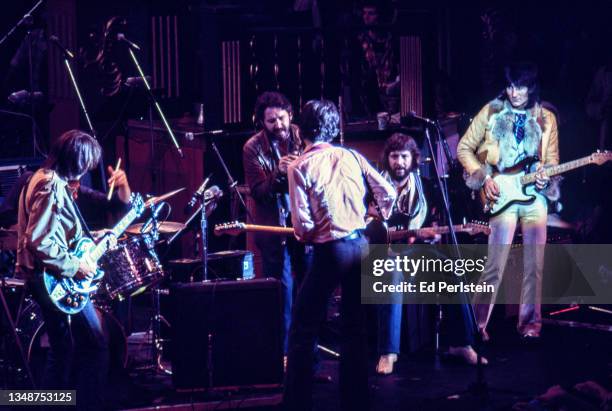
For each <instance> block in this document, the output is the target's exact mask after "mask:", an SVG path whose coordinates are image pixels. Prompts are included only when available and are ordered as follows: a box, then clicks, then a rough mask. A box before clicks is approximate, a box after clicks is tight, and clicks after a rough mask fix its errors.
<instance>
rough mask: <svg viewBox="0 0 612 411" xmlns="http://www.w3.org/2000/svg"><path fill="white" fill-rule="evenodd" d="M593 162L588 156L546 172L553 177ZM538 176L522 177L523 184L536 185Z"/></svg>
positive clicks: (533, 174)
mask: <svg viewBox="0 0 612 411" xmlns="http://www.w3.org/2000/svg"><path fill="white" fill-rule="evenodd" d="M592 162H593V160H592V159H591V156H586V157H582V158H579V159H577V160H573V161H568V162H567V163H563V164H559V165H558V166H552V167H549V168H547V169H545V172H546V175H547V176H548V177H552V176H556V175H559V174H563V173H565V172H567V171H570V170H574V169H576V168H580V167H584V166H586V165H589V164H591V163H592ZM536 174H537V173H529V174H525V175H524V176H523V177H521V184H523V185H526V184H531V183H535V181H536Z"/></svg>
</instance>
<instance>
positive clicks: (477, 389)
mask: <svg viewBox="0 0 612 411" xmlns="http://www.w3.org/2000/svg"><path fill="white" fill-rule="evenodd" d="M431 127H434V128H435V129H436V132H437V136H438V138H440V139H441V138H442V133H441V130H440V124H439V122H437V121H435V122H432V121H431V120H429V121H428V122H427V124H426V125H425V137H426V139H427V143H428V146H429V151H430V152H431V155H432V159H433V161H432V163H433V165H434V170H435V174H436V179H437V181H438V185H439V187H440V193H441V194H442V201H443V203H444V204H443V205H444V211H445V214H446V218H447V223H448V228H449V233H450V237H451V243H452V244H453V246H454V247H453V248H454V251H455V258H461V251H460V249H459V242H458V241H457V233H456V232H455V228H454V225H453V218H452V216H451V212H450V203H449V200H448V187H447V185H446V181H443V178H442V176H443V174H442V173H443V171H442V172H441V171H440V169H439V168H438V161H437V160H438V159H437V158H436V152H435V151H434V150H433V141H432V137H431V135H430V133H429V129H430V128H431ZM453 280H455V281H456V278H455V277H453ZM460 298H461V300H463V304H465V305H466V307H467V312H468V313H469V317H470V319H471V322H472V332H473V335H474V349H475V351H476V381H474V382H473V383H471V384H470V385H469V387H468V389H467V390H466V391H465V392H469V393H471V394H473V395H474V396H476V397H477V398H488V396H489V386H488V384H487V382H486V380H485V376H484V365H483V364H482V355H481V348H482V336H481V335H480V332H479V330H478V324H477V323H476V314H475V313H474V307H473V306H472V304H471V303H470V302H469V300H468V298H467V296H466V295H465V293H461V294H460ZM440 309H441V308H440ZM441 317H442V316H441V314H440V318H441Z"/></svg>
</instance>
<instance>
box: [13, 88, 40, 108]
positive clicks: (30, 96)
mask: <svg viewBox="0 0 612 411" xmlns="http://www.w3.org/2000/svg"><path fill="white" fill-rule="evenodd" d="M8 100H9V101H10V102H11V103H13V104H15V105H18V106H25V105H26V104H30V102H32V101H34V103H38V102H41V101H42V100H43V93H42V92H40V91H35V92H33V93H30V92H29V91H28V90H19V91H15V92H14V93H11V94H10V95H9V96H8Z"/></svg>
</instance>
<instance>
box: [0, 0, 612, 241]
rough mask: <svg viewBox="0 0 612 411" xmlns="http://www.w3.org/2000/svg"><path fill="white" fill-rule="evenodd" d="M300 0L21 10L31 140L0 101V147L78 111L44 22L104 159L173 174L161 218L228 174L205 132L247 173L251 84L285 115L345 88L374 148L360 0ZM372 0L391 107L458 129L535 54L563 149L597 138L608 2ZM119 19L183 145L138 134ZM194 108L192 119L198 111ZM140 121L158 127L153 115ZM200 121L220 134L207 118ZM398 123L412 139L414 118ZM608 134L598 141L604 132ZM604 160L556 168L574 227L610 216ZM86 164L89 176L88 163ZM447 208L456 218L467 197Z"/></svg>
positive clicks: (15, 55)
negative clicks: (395, 77)
mask: <svg viewBox="0 0 612 411" xmlns="http://www.w3.org/2000/svg"><path fill="white" fill-rule="evenodd" d="M34 3H35V2H34V1H32V0H28V1H22V0H19V1H11V2H10V3H7V4H6V5H4V8H3V13H2V14H1V15H0V28H1V30H0V31H2V33H4V32H6V31H8V29H9V28H10V27H12V25H14V24H15V23H16V22H17V21H19V19H20V17H21V16H22V15H23V13H25V11H26V10H28V9H29V8H30V7H31V6H32V5H33V4H34ZM310 3H311V2H310V1H296V2H295V3H294V2H292V1H273V0H268V1H259V2H251V1H238V0H235V1H230V0H227V1H196V0H175V1H172V2H168V1H138V0H134V1H115V0H108V1H105V2H89V1H88V2H81V1H76V0H48V1H46V2H44V4H43V6H42V7H41V8H40V9H39V10H38V11H37V12H35V13H34V19H33V26H32V27H31V32H32V33H31V34H30V38H31V39H32V44H33V47H32V62H33V86H34V88H35V90H36V91H41V92H42V93H43V96H44V101H43V102H42V103H40V104H38V105H37V107H36V110H35V113H34V114H35V116H34V117H35V118H36V122H37V130H38V131H37V132H36V136H37V137H36V144H34V139H33V138H32V125H31V122H30V121H29V120H28V118H26V117H24V116H23V115H22V116H19V117H18V116H16V115H14V114H0V119H1V121H0V144H1V146H2V152H1V154H0V157H1V158H2V162H3V163H4V164H16V163H20V164H21V163H24V164H25V163H27V162H29V161H31V160H32V158H40V157H42V156H43V155H44V153H45V152H46V150H47V148H48V146H49V141H50V140H52V139H53V138H56V137H57V136H59V135H60V134H61V133H62V132H63V131H65V130H67V129H70V128H75V127H84V126H85V123H84V119H83V116H82V115H81V113H80V111H79V106H78V102H77V99H76V96H75V93H74V92H73V90H72V88H71V85H70V83H69V81H68V78H67V75H66V72H65V69H64V67H63V63H62V59H61V54H60V53H59V52H58V50H57V49H56V48H55V47H53V46H52V45H50V44H49V43H48V42H47V41H45V40H44V36H45V35H47V36H49V35H56V36H57V37H58V38H59V39H60V41H61V42H62V43H63V44H64V45H65V46H66V47H67V48H69V49H70V50H73V51H74V52H75V53H76V54H77V58H76V59H75V60H73V61H72V64H73V67H74V68H75V70H76V72H77V77H78V80H79V84H80V86H81V88H82V92H83V95H84V99H85V102H86V104H87V106H88V108H89V111H90V114H91V116H92V120H93V123H94V126H95V128H96V131H97V134H98V137H99V139H100V140H101V142H102V143H103V145H104V147H105V153H106V154H105V163H107V164H114V162H115V157H116V156H117V155H122V156H124V157H125V158H124V162H125V166H126V168H127V169H128V171H129V175H130V180H131V183H132V185H133V186H134V188H135V189H136V190H138V191H147V192H150V193H154V194H159V193H162V192H165V191H169V190H170V189H173V188H176V187H178V186H186V188H187V190H186V191H185V193H183V194H181V195H180V196H178V197H176V198H175V199H174V200H173V201H174V203H173V205H174V206H175V210H174V211H173V214H172V215H171V218H172V219H174V220H178V221H182V220H184V219H185V215H184V214H182V204H184V203H185V202H186V201H187V200H188V198H189V196H190V193H191V192H192V191H193V190H194V189H195V188H197V186H198V185H199V183H200V182H201V181H202V179H203V177H204V176H205V175H208V174H209V173H210V172H212V173H213V182H214V183H216V184H219V185H220V186H221V188H222V189H224V190H226V189H227V187H226V182H227V180H226V178H225V176H224V174H223V172H222V170H221V168H220V166H219V162H218V161H217V158H216V156H214V155H213V153H212V151H211V149H210V143H211V142H212V141H215V142H217V144H218V146H219V149H220V151H221V154H222V155H223V156H224V158H225V160H226V161H227V162H228V165H229V169H230V171H231V172H232V174H233V176H234V178H235V179H236V180H238V182H239V183H242V182H243V181H244V178H243V174H242V173H243V171H242V165H241V147H242V144H243V143H244V141H246V138H248V136H249V135H251V134H252V132H253V131H254V125H253V122H252V109H253V103H254V101H255V98H256V96H257V95H258V94H259V93H260V92H262V91H264V90H274V89H278V90H280V91H282V92H283V93H285V94H287V95H288V96H289V97H290V99H291V101H292V103H293V104H294V107H295V111H296V113H297V114H298V116H299V107H300V106H301V105H302V104H303V103H304V102H306V101H307V100H308V99H311V98H319V97H325V98H328V99H332V100H334V101H338V100H339V97H340V96H342V98H343V108H344V111H345V116H346V122H347V133H346V136H345V138H346V143H347V145H349V146H351V145H352V146H355V147H357V148H358V149H363V150H365V151H367V152H366V155H368V156H369V157H370V158H371V159H373V160H374V159H375V158H376V151H377V150H378V148H379V144H380V140H381V139H382V138H384V137H385V136H386V135H387V134H385V133H378V132H375V131H372V130H373V129H375V128H376V127H375V125H374V123H373V120H374V121H375V119H374V117H373V115H372V113H370V116H368V115H367V113H366V112H364V110H363V107H359V106H360V101H359V94H360V90H359V88H358V80H356V78H358V76H359V61H358V57H357V55H358V52H359V44H358V42H357V40H356V38H357V35H358V33H359V32H361V31H363V30H364V28H363V22H362V18H361V2H357V1H349V0H342V1H334V2H323V1H319V2H318V3H319V6H320V7H319V9H317V10H315V11H313V10H312V8H311V4H310ZM377 3H378V4H379V5H380V12H381V13H380V14H381V16H380V20H379V23H380V29H381V30H385V31H388V32H390V33H392V36H393V38H395V39H397V44H396V49H395V50H396V52H397V54H398V61H399V74H400V80H401V81H400V83H401V84H400V88H401V93H400V95H399V102H398V106H397V109H398V111H400V113H401V114H406V113H408V112H410V111H414V112H416V113H417V114H421V115H425V116H428V117H432V118H440V119H448V118H450V117H452V118H455V116H449V113H459V114H461V113H463V116H461V117H460V118H462V119H463V121H457V124H456V126H457V127H456V130H457V131H458V132H459V134H460V133H461V132H462V131H463V130H464V129H465V125H466V122H467V121H469V118H470V117H471V116H473V115H474V114H475V113H476V112H477V111H478V109H479V108H480V107H481V106H482V105H483V104H484V103H485V102H486V101H488V100H490V99H492V98H494V97H495V96H496V95H497V94H498V93H499V92H500V91H501V90H502V86H503V81H502V80H503V79H502V72H503V66H504V64H506V63H507V62H509V61H512V60H532V61H534V62H536V63H537V64H538V65H539V68H540V78H541V95H542V98H543V100H545V101H547V102H550V103H551V104H553V105H554V107H555V108H556V110H557V113H558V118H559V124H560V126H559V127H560V148H561V157H562V160H565V161H567V160H571V159H574V158H576V157H578V156H582V155H586V154H589V153H591V152H592V151H594V150H595V149H597V148H598V147H599V146H600V142H599V126H600V123H599V121H598V119H595V118H592V117H589V116H588V114H587V96H588V94H589V89H590V88H591V84H592V81H593V78H594V76H595V73H596V72H597V70H598V69H599V68H600V67H602V66H603V65H605V64H610V61H611V59H612V58H611V55H612V52H611V49H610V47H609V39H610V38H612V36H611V34H612V33H611V31H612V28H611V26H610V24H609V17H610V13H609V9H608V6H607V4H606V3H605V2H595V1H593V2H585V3H581V4H576V3H571V4H562V3H550V4H544V3H538V4H537V5H534V4H533V3H529V2H522V1H516V2H496V3H491V2H484V1H481V2H470V4H460V3H459V2H454V3H453V2H425V1H379V2H377ZM313 16H314V17H313ZM119 32H122V33H125V35H126V36H127V37H128V38H129V39H131V40H132V41H134V42H135V43H137V44H139V45H140V46H141V51H140V52H138V53H137V56H138V58H139V60H140V62H141V63H142V65H143V68H144V71H145V73H146V74H147V75H148V76H150V77H151V78H150V80H151V84H152V86H153V88H154V90H155V94H156V96H157V97H158V99H159V101H160V103H161V106H162V107H163V109H164V111H165V113H166V115H167V116H168V117H169V118H170V119H171V123H172V125H173V127H175V129H176V130H179V131H177V137H178V139H179V142H180V143H181V145H183V144H184V145H186V146H187V147H189V150H190V151H189V153H188V156H187V159H186V160H180V159H179V157H178V156H177V155H176V153H175V152H174V151H173V150H172V148H171V146H170V144H169V140H168V139H167V136H166V134H165V133H164V132H163V131H161V129H160V130H159V131H158V132H157V134H155V133H153V134H155V136H156V137H155V138H152V137H151V135H152V133H150V127H149V126H150V123H149V109H150V106H149V102H148V99H147V96H146V94H145V93H144V92H143V91H142V90H140V89H134V88H129V87H127V86H126V85H125V82H126V80H127V78H129V77H132V76H135V75H137V72H136V70H135V67H134V65H133V64H132V62H131V60H130V59H129V55H128V51H127V48H126V47H125V46H124V45H123V44H122V43H120V42H117V40H116V34H117V33H119ZM26 38H27V31H26V29H25V28H24V27H21V28H19V29H18V30H17V31H16V32H15V33H14V34H13V35H12V36H11V37H10V38H9V39H8V40H7V41H6V42H5V43H4V44H2V45H1V46H0V78H1V79H2V80H3V81H2V83H0V84H1V89H0V108H1V109H4V110H11V111H17V112H20V113H24V114H27V115H29V114H31V108H30V107H29V106H22V107H20V106H18V105H15V104H13V103H9V102H8V100H7V97H8V96H9V95H10V94H11V93H13V92H15V91H19V90H23V89H29V88H30V85H29V81H28V64H27V62H28V50H27V47H26V43H27V41H26ZM398 50H399V51H398ZM200 107H202V108H203V113H204V120H205V122H204V126H203V127H202V126H200V125H198V124H196V119H197V116H198V114H199V108H200ZM153 120H154V122H155V126H156V127H158V128H159V124H158V123H157V121H158V117H157V115H156V114H154V115H153ZM213 130H215V131H222V133H219V134H216V133H210V132H211V131H213ZM410 131H411V132H412V133H413V134H415V136H416V137H417V139H418V140H419V141H422V137H421V131H422V130H421V129H419V127H414V128H411V129H410ZM189 132H192V133H193V135H194V138H193V140H191V139H190V138H191V135H189V134H188V133H189ZM152 142H153V143H152ZM151 144H152V145H151ZM609 145H610V143H609V140H608V141H607V143H605V142H604V144H603V146H604V147H605V146H607V147H609ZM151 148H152V150H151ZM368 150H369V151H368ZM151 151H153V153H151ZM15 159H16V160H15ZM196 163H197V164H196ZM606 175H608V176H609V173H607V174H606V173H604V172H599V171H598V170H596V169H595V168H583V169H581V170H580V171H577V172H574V173H571V174H568V175H567V177H566V179H565V182H564V191H565V193H566V195H565V197H564V199H563V210H562V216H563V218H564V219H566V220H569V221H571V222H572V223H574V222H578V223H580V224H581V227H582V229H583V233H582V234H584V235H585V236H586V237H585V238H586V239H587V240H589V241H593V242H605V241H604V240H607V239H609V235H608V234H607V231H608V230H607V229H609V228H610V222H609V217H608V216H604V215H603V214H604V213H599V214H597V210H602V209H605V206H606V205H608V204H609V203H608V201H609V199H608V198H607V196H606V195H604V194H605V192H606V191H609V190H605V189H603V187H605V185H602V184H603V181H604V179H605V178H606V177H605V176H606ZM93 179H94V185H95V184H97V183H96V176H94V178H93ZM459 180H460V178H459V179H458V180H457V181H459ZM456 187H457V188H456V190H457V193H456V195H457V196H459V199H457V200H455V203H456V204H457V206H458V208H461V207H460V206H461V205H462V204H464V203H465V201H467V200H465V199H464V197H465V196H466V190H465V189H464V187H463V185H462V184H457V185H456ZM597 187H602V188H601V189H598V188H597ZM567 193H570V195H567ZM2 195H4V193H0V196H2ZM230 203H231V198H230V196H229V195H227V196H226V197H225V199H224V202H223V203H222V204H221V206H220V207H219V209H218V211H217V212H216V213H215V215H214V216H213V223H214V220H215V219H218V220H224V219H227V218H231V217H236V216H240V212H239V211H237V212H236V213H232V212H230V211H229V210H230V205H231V204H230ZM462 207H463V209H469V207H467V206H465V205H463V206H462ZM234 208H235V209H236V210H239V208H237V207H234ZM458 214H460V215H458V217H459V218H460V217H462V215H461V214H463V215H465V214H467V211H465V210H462V211H458ZM593 219H595V220H593ZM226 241H227V240H217V241H215V242H214V243H213V249H214V248H219V249H221V248H226V247H227V243H226Z"/></svg>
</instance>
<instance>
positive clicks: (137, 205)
mask: <svg viewBox="0 0 612 411" xmlns="http://www.w3.org/2000/svg"><path fill="white" fill-rule="evenodd" d="M130 206H131V208H132V210H134V212H135V213H136V217H140V216H141V215H142V213H144V210H145V202H144V200H143V198H142V196H141V195H140V194H139V193H132V195H131V196H130Z"/></svg>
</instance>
